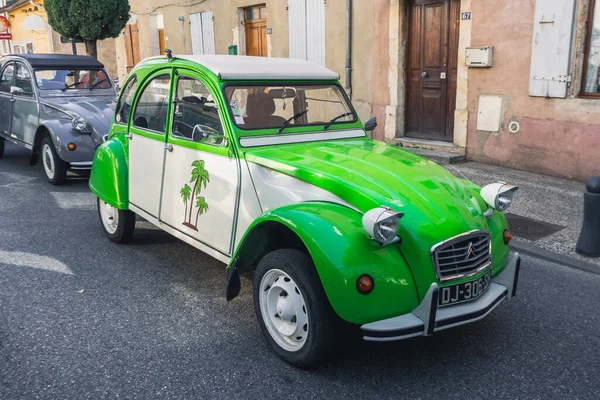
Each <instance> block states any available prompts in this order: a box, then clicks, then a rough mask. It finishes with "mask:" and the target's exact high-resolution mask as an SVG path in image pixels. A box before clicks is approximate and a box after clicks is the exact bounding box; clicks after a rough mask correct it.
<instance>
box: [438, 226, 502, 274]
mask: <svg viewBox="0 0 600 400" xmlns="http://www.w3.org/2000/svg"><path fill="white" fill-rule="evenodd" d="M431 259H432V261H433V265H434V267H435V271H436V274H437V276H438V278H439V279H440V281H448V280H451V279H460V278H465V277H468V276H471V275H475V274H476V273H478V272H480V271H483V270H484V269H486V268H487V267H488V266H490V264H491V263H492V254H491V241H490V234H489V232H486V231H473V232H468V233H464V234H462V235H458V236H455V237H453V238H451V239H448V240H446V241H443V242H442V243H438V244H436V245H435V246H433V247H432V249H431Z"/></svg>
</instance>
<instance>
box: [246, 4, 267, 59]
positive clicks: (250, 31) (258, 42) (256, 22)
mask: <svg viewBox="0 0 600 400" xmlns="http://www.w3.org/2000/svg"><path fill="white" fill-rule="evenodd" d="M244 25H245V27H246V55H248V56H259V57H267V56H268V55H269V54H268V50H267V7H265V6H264V5H260V6H253V7H248V8H245V9H244Z"/></svg>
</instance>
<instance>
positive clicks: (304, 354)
mask: <svg viewBox="0 0 600 400" xmlns="http://www.w3.org/2000/svg"><path fill="white" fill-rule="evenodd" d="M254 308H255V310H256V314H257V318H258V322H259V325H260V328H261V330H262V332H263V334H264V336H265V338H266V339H267V341H268V342H269V344H270V345H271V347H272V349H273V350H274V351H275V353H277V355H278V356H279V357H281V358H282V359H283V360H285V361H287V362H288V363H290V364H292V365H295V366H297V367H300V368H309V367H312V366H315V365H317V364H318V363H320V362H321V361H323V360H324V359H325V358H326V357H327V356H328V355H329V353H330V352H331V350H332V348H333V347H334V340H335V335H336V332H335V322H336V320H337V317H336V315H335V313H334V312H333V310H332V308H331V305H330V304H329V301H328V299H327V296H326V295H325V291H324V290H323V287H322V286H321V281H320V279H319V276H318V275H317V272H316V270H315V266H314V264H313V262H312V260H311V259H310V257H309V256H307V255H306V254H304V253H302V252H300V251H298V250H291V249H285V250H277V251H274V252H272V253H269V254H267V255H266V256H265V257H264V258H263V259H262V260H261V261H260V263H259V264H258V267H257V268H256V271H255V274H254Z"/></svg>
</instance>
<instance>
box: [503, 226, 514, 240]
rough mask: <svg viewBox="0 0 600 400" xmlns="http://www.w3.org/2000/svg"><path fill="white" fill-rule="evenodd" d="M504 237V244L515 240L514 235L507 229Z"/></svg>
mask: <svg viewBox="0 0 600 400" xmlns="http://www.w3.org/2000/svg"><path fill="white" fill-rule="evenodd" d="M502 236H503V238H504V244H508V242H510V241H511V240H512V238H513V236H512V234H511V233H510V232H509V231H508V230H507V229H505V230H504V233H503V234H502Z"/></svg>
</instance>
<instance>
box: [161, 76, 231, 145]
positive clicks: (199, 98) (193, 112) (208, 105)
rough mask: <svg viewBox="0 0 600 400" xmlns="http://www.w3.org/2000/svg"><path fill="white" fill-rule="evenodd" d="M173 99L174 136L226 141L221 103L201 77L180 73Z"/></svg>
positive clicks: (219, 141)
mask: <svg viewBox="0 0 600 400" xmlns="http://www.w3.org/2000/svg"><path fill="white" fill-rule="evenodd" d="M173 103H174V113H173V126H172V129H171V134H172V135H173V136H174V137H177V138H182V139H187V140H191V141H193V142H200V143H205V144H212V145H217V146H218V145H221V144H222V143H223V141H224V139H225V137H224V135H223V126H222V124H221V118H220V116H219V107H218V105H217V102H216V99H215V98H214V96H213V95H212V94H211V93H210V91H209V90H208V88H207V87H206V85H204V84H203V83H202V82H200V81H199V80H198V79H194V78H192V77H189V76H185V75H181V76H179V78H178V79H177V89H176V92H175V98H174V99H173Z"/></svg>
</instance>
